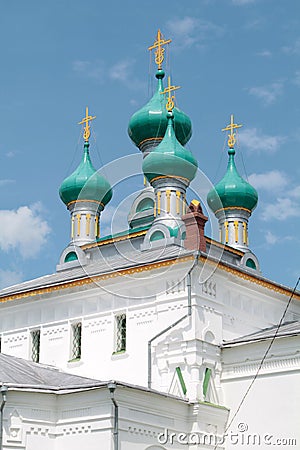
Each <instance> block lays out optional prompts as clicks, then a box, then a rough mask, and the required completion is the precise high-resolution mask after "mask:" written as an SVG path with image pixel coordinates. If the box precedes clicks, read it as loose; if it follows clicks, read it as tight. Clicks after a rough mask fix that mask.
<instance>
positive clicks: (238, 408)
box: [214, 277, 300, 450]
mask: <svg viewBox="0 0 300 450" xmlns="http://www.w3.org/2000/svg"><path fill="white" fill-rule="evenodd" d="M299 282H300V277H298V280H297V282H296V284H295V287H294V289H293V291H292V293H291V295H290V298H289V301H288V302H287V305H286V307H285V309H284V311H283V314H282V316H281V319H280V321H279V324H278V325H277V328H276V331H275V333H274V336H273V337H272V339H271V342H270V344H269V346H268V348H267V350H266V351H265V354H264V356H263V357H262V360H261V362H260V364H259V366H258V369H257V371H256V374H255V375H254V377H253V379H252V381H251V383H250V384H249V386H248V388H247V390H246V392H245V394H244V395H243V397H242V400H241V401H240V403H239V406H238V407H237V409H236V411H235V413H234V414H233V416H232V418H231V420H230V422H229V424H228V425H227V427H226V428H225V432H224V434H225V433H226V432H227V431H228V430H229V428H230V427H231V425H232V422H233V421H234V419H235V418H236V416H237V414H238V413H239V411H240V409H241V407H242V405H243V403H244V401H245V400H246V397H247V396H248V394H249V392H250V390H251V388H252V386H253V384H254V383H255V381H256V379H257V377H258V375H259V373H260V371H261V368H262V366H263V364H264V362H265V360H266V358H267V356H268V354H269V351H270V350H271V347H272V345H273V344H274V341H275V339H276V337H277V334H278V332H279V329H280V327H281V325H282V322H283V321H284V318H285V316H286V313H287V310H288V308H289V306H290V304H291V301H292V299H293V297H294V294H295V292H296V290H297V287H298V284H299ZM217 448H218V444H217V445H216V446H215V447H214V450H216V449H217Z"/></svg>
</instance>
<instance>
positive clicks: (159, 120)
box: [128, 70, 192, 147]
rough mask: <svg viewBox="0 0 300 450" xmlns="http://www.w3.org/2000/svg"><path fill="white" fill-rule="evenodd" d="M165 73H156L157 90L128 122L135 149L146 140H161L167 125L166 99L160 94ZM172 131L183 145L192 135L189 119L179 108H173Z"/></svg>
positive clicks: (159, 71) (161, 71)
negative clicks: (173, 130)
mask: <svg viewBox="0 0 300 450" xmlns="http://www.w3.org/2000/svg"><path fill="white" fill-rule="evenodd" d="M164 76H165V73H164V71H163V70H158V72H157V73H156V78H157V79H158V82H157V89H156V91H155V93H154V95H153V97H152V98H151V99H150V100H149V102H148V103H147V104H146V105H145V106H143V108H141V109H140V110H139V111H137V112H135V113H134V114H133V116H132V117H131V119H130V121H129V126H128V134H129V137H130V138H131V140H132V141H133V142H134V143H135V145H136V146H137V147H139V146H140V144H141V143H142V142H144V141H145V140H147V139H158V138H161V139H162V138H163V137H164V134H165V132H166V128H167V125H168V118H167V111H166V97H165V95H164V94H161V93H162V92H163V90H164V87H163V81H162V80H163V78H164ZM173 113H174V129H175V134H176V137H177V139H178V141H179V142H180V143H181V144H182V145H185V144H186V143H187V142H188V140H189V139H190V138H191V135H192V123H191V120H190V118H189V117H188V116H187V115H186V114H185V113H184V112H183V111H181V110H180V109H179V108H174V111H173Z"/></svg>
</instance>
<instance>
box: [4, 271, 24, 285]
mask: <svg viewBox="0 0 300 450" xmlns="http://www.w3.org/2000/svg"><path fill="white" fill-rule="evenodd" d="M22 280H23V274H22V273H21V272H15V271H13V270H3V269H0V289H3V288H5V287H7V286H13V285H14V284H18V283H20V282H21V281H22Z"/></svg>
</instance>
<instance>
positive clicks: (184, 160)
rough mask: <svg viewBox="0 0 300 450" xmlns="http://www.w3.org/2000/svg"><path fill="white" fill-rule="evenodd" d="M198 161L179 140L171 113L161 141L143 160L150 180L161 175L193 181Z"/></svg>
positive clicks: (145, 172)
mask: <svg viewBox="0 0 300 450" xmlns="http://www.w3.org/2000/svg"><path fill="white" fill-rule="evenodd" d="M197 167H198V163H197V160H196V159H195V158H194V156H193V154H192V152H190V151H189V150H187V149H186V148H184V147H183V146H182V145H181V144H180V143H179V142H178V140H177V138H176V135H175V132H174V128H173V115H172V114H171V115H169V118H168V127H167V130H166V133H165V136H164V138H163V140H162V141H161V143H160V144H159V145H158V146H157V147H156V148H155V149H154V150H153V151H152V152H151V153H149V155H148V156H147V158H145V159H144V161H143V172H144V174H145V176H146V177H147V179H148V181H149V182H151V180H153V178H156V177H159V176H166V175H170V176H174V177H183V178H187V179H188V180H189V181H191V180H192V179H193V178H194V177H195V175H196V171H197Z"/></svg>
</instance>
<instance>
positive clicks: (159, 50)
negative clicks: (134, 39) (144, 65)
mask: <svg viewBox="0 0 300 450" xmlns="http://www.w3.org/2000/svg"><path fill="white" fill-rule="evenodd" d="M170 42H172V39H165V38H164V37H163V35H162V33H161V31H160V30H158V32H157V35H156V41H155V42H154V44H153V45H151V46H150V47H148V50H150V51H151V50H153V49H154V48H155V49H156V50H155V63H156V64H157V68H158V69H161V65H162V62H163V60H164V58H165V57H164V53H165V49H164V48H163V45H166V44H169V43H170Z"/></svg>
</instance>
